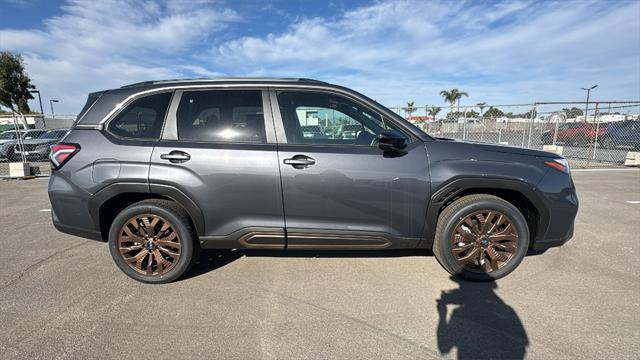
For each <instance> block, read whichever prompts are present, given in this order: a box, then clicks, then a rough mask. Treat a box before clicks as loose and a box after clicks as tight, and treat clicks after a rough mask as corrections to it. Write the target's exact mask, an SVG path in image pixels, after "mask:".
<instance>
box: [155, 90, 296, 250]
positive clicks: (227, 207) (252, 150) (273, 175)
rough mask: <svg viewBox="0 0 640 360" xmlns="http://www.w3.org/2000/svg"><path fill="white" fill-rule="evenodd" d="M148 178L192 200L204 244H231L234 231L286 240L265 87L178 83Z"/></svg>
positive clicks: (276, 243)
mask: <svg viewBox="0 0 640 360" xmlns="http://www.w3.org/2000/svg"><path fill="white" fill-rule="evenodd" d="M265 105H266V106H265ZM149 182H150V184H151V187H152V189H151V190H152V192H153V191H154V187H155V188H157V190H158V191H162V190H163V189H162V187H163V186H171V187H175V188H177V189H178V190H179V191H180V192H181V193H183V194H184V195H186V196H187V197H188V198H189V199H191V200H192V201H193V202H194V203H195V205H196V206H197V207H198V208H199V209H200V210H201V212H202V214H203V217H204V219H203V221H204V229H203V234H201V235H204V237H201V240H203V241H206V242H208V243H209V244H208V245H207V246H208V247H235V246H237V244H236V243H234V242H235V241H237V239H240V241H241V242H243V243H244V245H246V246H252V245H253V246H269V247H284V242H285V240H284V216H283V211H282V194H281V188H280V174H279V169H278V155H277V145H276V141H275V136H274V132H273V121H272V117H271V110H270V107H269V103H268V93H267V91H266V90H264V91H263V90H261V89H256V88H247V89H233V90H232V89H200V90H189V91H187V90H185V91H182V90H180V91H176V93H175V95H174V98H173V100H172V102H171V106H170V108H169V113H168V116H167V120H166V125H165V128H164V131H163V134H162V138H161V140H160V141H159V143H158V144H157V145H156V147H155V148H154V150H153V154H152V156H151V168H150V172H149ZM164 190H166V189H164Z"/></svg>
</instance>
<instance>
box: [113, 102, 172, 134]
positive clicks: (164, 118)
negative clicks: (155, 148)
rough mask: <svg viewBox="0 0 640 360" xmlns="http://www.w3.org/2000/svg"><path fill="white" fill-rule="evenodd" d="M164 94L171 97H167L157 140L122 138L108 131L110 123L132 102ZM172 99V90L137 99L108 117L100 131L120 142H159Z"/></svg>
mask: <svg viewBox="0 0 640 360" xmlns="http://www.w3.org/2000/svg"><path fill="white" fill-rule="evenodd" d="M166 93H171V96H170V97H169V104H168V105H167V110H165V113H164V117H163V118H162V127H161V128H160V135H159V136H158V137H157V138H139V137H124V136H120V135H118V134H114V133H113V132H112V131H110V130H109V125H111V122H112V121H114V120H115V119H116V118H117V117H118V116H119V115H120V114H122V113H123V112H124V111H126V110H127V109H128V108H129V107H130V106H131V104H133V102H135V101H138V100H140V99H144V98H147V97H150V96H154V95H159V94H166ZM173 97H174V91H173V90H165V91H158V92H153V93H149V94H145V95H144V96H140V97H137V98H135V99H133V100H131V101H129V102H127V103H126V104H124V105H122V106H121V107H120V108H119V109H118V111H117V112H115V113H114V114H113V115H112V116H111V117H109V119H108V120H107V121H106V122H105V123H104V126H103V128H102V131H104V132H106V133H107V134H109V136H113V137H114V138H116V139H118V140H122V141H132V142H136V141H146V142H157V141H158V140H160V139H161V138H162V132H163V130H164V127H165V124H166V121H167V115H168V114H169V108H170V107H171V101H172V99H173Z"/></svg>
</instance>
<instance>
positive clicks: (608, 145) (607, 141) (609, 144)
mask: <svg viewBox="0 0 640 360" xmlns="http://www.w3.org/2000/svg"><path fill="white" fill-rule="evenodd" d="M600 143H601V144H602V147H603V148H605V149H614V148H615V147H616V142H615V141H613V139H612V138H610V137H606V138H604V139H602V140H601V141H600Z"/></svg>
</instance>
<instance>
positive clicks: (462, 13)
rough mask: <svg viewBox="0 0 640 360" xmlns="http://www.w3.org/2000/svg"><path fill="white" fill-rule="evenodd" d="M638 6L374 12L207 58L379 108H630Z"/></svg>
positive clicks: (419, 4)
mask: <svg viewBox="0 0 640 360" xmlns="http://www.w3.org/2000/svg"><path fill="white" fill-rule="evenodd" d="M638 15H640V3H638V2H634V1H628V2H624V1H618V2H595V1H590V2H589V1H584V2H542V3H535V2H523V1H522V2H502V3H489V4H487V3H478V2H471V1H469V2H425V1H383V2H378V3H375V4H373V5H370V6H364V7H361V8H358V9H353V10H350V11H347V12H345V13H342V14H336V15H335V16H333V17H331V18H319V17H307V18H302V19H301V20H299V21H297V22H295V23H294V24H292V25H291V26H290V27H289V28H288V29H286V30H285V31H284V32H282V33H278V34H268V35H265V36H262V37H243V38H239V39H235V40H231V41H229V42H227V43H224V44H221V45H219V46H216V47H214V48H213V49H212V58H213V59H215V60H214V62H213V64H214V65H215V66H217V67H219V68H221V69H222V71H227V72H230V73H234V72H237V73H245V72H253V73H255V74H278V75H289V76H305V77H319V78H321V79H323V80H327V81H334V82H339V83H341V84H344V85H347V86H352V87H355V88H357V89H359V90H361V91H363V92H364V93H367V94H369V95H371V96H372V97H375V98H377V99H378V100H380V101H382V102H383V103H385V104H387V105H396V104H402V103H403V102H404V101H406V100H416V101H418V102H419V103H437V104H440V103H442V100H441V99H440V98H439V96H438V93H439V91H440V90H442V89H443V88H450V87H459V88H463V89H465V90H468V91H469V92H470V94H471V97H470V98H469V99H465V101H467V102H469V103H475V102H480V101H490V102H494V103H495V102H499V103H505V102H533V101H542V100H576V99H580V98H582V93H581V91H580V90H579V88H580V87H581V86H585V84H590V83H592V82H593V83H597V82H600V83H601V84H604V83H606V84H607V86H603V85H601V87H600V88H599V89H598V94H597V95H596V96H597V97H598V98H600V99H603V98H609V99H638V98H640V65H639V64H640V20H639V18H640V17H639V16H638Z"/></svg>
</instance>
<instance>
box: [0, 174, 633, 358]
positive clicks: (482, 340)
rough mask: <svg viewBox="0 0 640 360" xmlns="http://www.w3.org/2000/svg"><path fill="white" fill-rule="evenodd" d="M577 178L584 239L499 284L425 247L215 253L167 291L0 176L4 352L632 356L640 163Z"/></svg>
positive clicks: (24, 187)
mask: <svg viewBox="0 0 640 360" xmlns="http://www.w3.org/2000/svg"><path fill="white" fill-rule="evenodd" d="M574 180H575V183H576V186H577V189H578V196H579V198H580V206H581V208H580V212H579V214H578V218H577V221H576V230H575V236H574V238H573V239H572V240H571V241H570V242H569V243H567V244H566V245H565V246H563V247H561V248H555V249H550V250H549V251H547V252H546V253H544V254H541V255H531V256H528V257H527V258H525V260H524V261H523V263H522V265H520V267H519V268H518V269H517V270H516V271H515V272H514V273H512V274H511V275H509V276H508V277H506V278H504V279H502V280H499V281H497V282H495V283H469V282H459V281H454V280H452V279H451V278H450V277H449V276H448V274H447V273H446V272H445V271H444V270H442V269H441V268H440V266H439V265H438V263H437V262H436V260H435V258H434V257H433V256H432V255H431V254H430V253H428V252H418V251H403V252H352V253H349V252H286V251H271V252H269V251H225V252H215V251H206V252H204V253H203V255H202V257H201V261H200V263H199V264H198V265H197V266H196V268H195V269H193V270H192V271H191V272H190V273H189V274H188V276H187V277H186V278H184V279H182V280H180V281H178V282H175V283H172V284H168V285H145V284H142V283H138V282H136V281H134V280H131V279H129V278H128V277H126V276H125V275H124V274H123V273H121V272H120V271H119V270H118V269H117V268H116V267H115V265H114V264H113V263H112V260H111V257H110V255H109V251H108V249H107V246H106V244H103V243H99V242H95V241H91V240H84V239H81V238H77V237H73V236H69V235H64V234H62V233H59V232H57V231H56V230H55V229H54V228H53V226H52V224H51V221H50V213H49V212H48V211H47V209H49V207H50V205H49V201H48V199H47V193H46V185H47V179H35V180H29V181H19V180H10V181H9V180H5V181H0V244H1V247H0V249H2V250H1V251H0V264H2V266H0V324H1V326H0V354H1V355H0V358H3V359H14V358H18V359H20V358H23V359H26V358H28V359H34V358H36V359H40V358H41V359H52V358H83V359H84V358H101V359H102V358H104V359H110V358H143V359H165V358H172V357H173V358H196V357H200V358H222V359H229V358H237V359H253V358H263V359H282V358H294V359H304V358H308V359H327V358H359V359H366V358H369V359H378V358H388V359H402V358H426V359H431V358H487V357H490V356H491V357H498V358H522V357H527V358H532V359H564V358H576V359H577V358H580V359H584V358H598V359H601V358H609V359H612V358H637V356H638V354H640V312H638V309H640V239H639V238H638V234H640V221H639V219H640V170H613V171H585V172H575V173H574ZM636 202H637V203H636ZM554 216H563V215H562V214H554Z"/></svg>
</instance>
